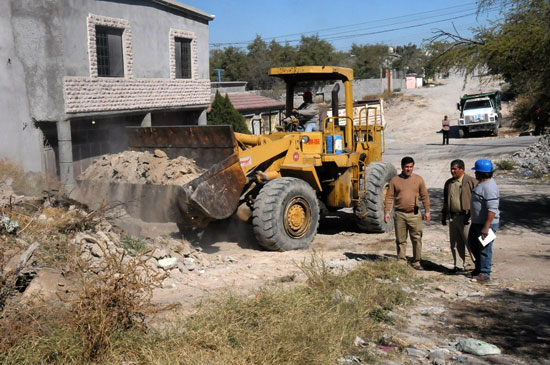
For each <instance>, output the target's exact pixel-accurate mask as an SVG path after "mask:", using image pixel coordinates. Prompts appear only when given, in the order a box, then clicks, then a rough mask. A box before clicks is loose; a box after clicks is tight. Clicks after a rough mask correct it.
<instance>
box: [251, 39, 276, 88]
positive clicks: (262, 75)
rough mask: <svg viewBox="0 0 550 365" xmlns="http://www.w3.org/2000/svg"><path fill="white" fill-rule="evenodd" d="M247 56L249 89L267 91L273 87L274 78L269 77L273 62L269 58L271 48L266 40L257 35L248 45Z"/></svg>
mask: <svg viewBox="0 0 550 365" xmlns="http://www.w3.org/2000/svg"><path fill="white" fill-rule="evenodd" d="M247 48H248V53H247V55H246V58H247V63H248V70H247V79H246V80H247V81H248V85H247V86H248V88H249V89H252V90H254V89H256V90H267V89H270V88H271V86H272V85H273V78H272V77H269V68H270V67H271V66H272V62H273V60H272V59H270V57H269V48H268V47H267V44H266V43H265V42H264V40H263V39H262V38H261V37H260V36H259V35H257V36H256V38H255V39H254V41H253V42H252V43H250V44H249V45H248V47H247Z"/></svg>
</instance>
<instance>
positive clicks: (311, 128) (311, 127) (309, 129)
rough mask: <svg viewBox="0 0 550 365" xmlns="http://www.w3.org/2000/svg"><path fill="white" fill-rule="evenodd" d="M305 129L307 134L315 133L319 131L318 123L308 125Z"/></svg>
mask: <svg viewBox="0 0 550 365" xmlns="http://www.w3.org/2000/svg"><path fill="white" fill-rule="evenodd" d="M304 127H305V129H306V132H313V131H316V130H317V123H315V122H313V123H306V125H305V126H304Z"/></svg>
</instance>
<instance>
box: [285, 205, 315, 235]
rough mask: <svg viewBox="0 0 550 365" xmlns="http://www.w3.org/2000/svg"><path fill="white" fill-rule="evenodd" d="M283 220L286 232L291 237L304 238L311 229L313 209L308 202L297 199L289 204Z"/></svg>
mask: <svg viewBox="0 0 550 365" xmlns="http://www.w3.org/2000/svg"><path fill="white" fill-rule="evenodd" d="M283 220H284V227H285V231H286V233H287V234H288V235H289V236H290V237H292V238H301V237H303V236H304V235H305V234H306V233H307V232H308V231H309V228H310V227H311V207H310V206H309V203H308V202H307V200H305V199H304V198H302V197H296V198H293V199H292V200H291V201H290V202H288V204H287V206H286V208H285V212H284V219H283Z"/></svg>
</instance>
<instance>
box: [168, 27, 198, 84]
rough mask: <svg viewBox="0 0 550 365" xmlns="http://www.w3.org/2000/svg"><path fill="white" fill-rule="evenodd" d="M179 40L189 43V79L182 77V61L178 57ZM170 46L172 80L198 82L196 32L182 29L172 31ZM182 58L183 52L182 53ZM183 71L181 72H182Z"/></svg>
mask: <svg viewBox="0 0 550 365" xmlns="http://www.w3.org/2000/svg"><path fill="white" fill-rule="evenodd" d="M177 39H182V40H187V41H189V57H188V60H189V67H188V71H189V72H190V75H189V77H181V76H182V75H181V73H180V72H179V71H178V67H181V62H180V61H181V59H180V60H178V59H177V57H178V55H177V53H178V50H177V44H176V43H177V42H176V40H177ZM169 42H170V43H169V45H170V78H171V79H174V80H197V79H198V63H197V37H196V36H195V33H194V32H190V31H187V30H180V29H170V34H169ZM180 56H181V52H180ZM180 71H181V70H180Z"/></svg>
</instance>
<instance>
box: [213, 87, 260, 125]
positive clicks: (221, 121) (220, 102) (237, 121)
mask: <svg viewBox="0 0 550 365" xmlns="http://www.w3.org/2000/svg"><path fill="white" fill-rule="evenodd" d="M208 125H231V126H233V130H234V131H235V132H239V133H247V134H250V131H249V130H248V127H247V126H246V122H245V120H244V117H243V116H242V114H241V113H239V111H238V110H236V109H235V107H234V106H233V104H231V100H229V95H227V94H225V97H223V96H221V95H220V92H219V91H216V96H215V97H214V101H213V102H212V108H211V110H210V113H208Z"/></svg>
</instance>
